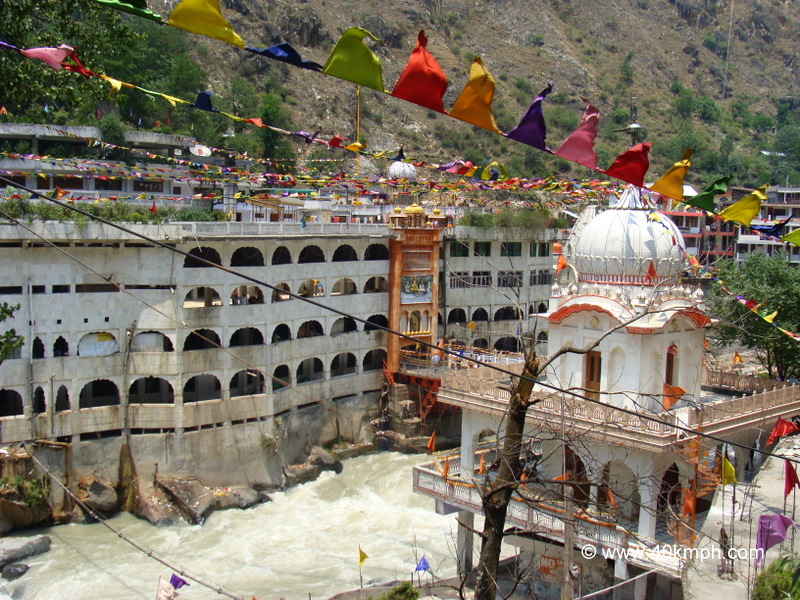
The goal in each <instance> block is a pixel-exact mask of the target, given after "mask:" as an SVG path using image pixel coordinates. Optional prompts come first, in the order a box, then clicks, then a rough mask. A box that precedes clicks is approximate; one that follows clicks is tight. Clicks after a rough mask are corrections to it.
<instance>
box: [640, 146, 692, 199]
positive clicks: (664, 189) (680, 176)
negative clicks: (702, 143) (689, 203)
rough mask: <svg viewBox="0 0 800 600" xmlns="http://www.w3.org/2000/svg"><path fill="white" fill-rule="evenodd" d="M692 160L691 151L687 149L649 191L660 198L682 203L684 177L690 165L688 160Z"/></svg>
mask: <svg viewBox="0 0 800 600" xmlns="http://www.w3.org/2000/svg"><path fill="white" fill-rule="evenodd" d="M690 158H692V149H691V148H687V149H686V150H685V151H684V153H683V158H681V159H680V160H679V161H678V162H676V163H675V164H674V165H672V166H671V167H670V168H669V171H667V172H666V173H664V174H663V175H662V176H661V177H660V178H659V179H658V180H657V181H656V182H655V183H654V184H653V185H651V186H650V190H651V191H653V192H657V193H659V194H661V195H662V196H667V197H668V198H672V199H673V200H677V201H678V202H682V201H683V180H684V178H685V177H686V172H687V171H688V170H689V167H690V166H691V163H690V162H689V159H690Z"/></svg>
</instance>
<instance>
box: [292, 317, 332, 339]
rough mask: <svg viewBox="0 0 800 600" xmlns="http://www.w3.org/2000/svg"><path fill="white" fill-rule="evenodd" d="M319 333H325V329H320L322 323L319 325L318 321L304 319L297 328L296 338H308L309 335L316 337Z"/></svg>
mask: <svg viewBox="0 0 800 600" xmlns="http://www.w3.org/2000/svg"><path fill="white" fill-rule="evenodd" d="M319 335H325V331H324V330H323V329H322V325H320V323H319V321H306V322H305V323H303V324H302V325H300V328H299V329H298V330H297V339H298V340H299V339H301V338H310V337H317V336H319Z"/></svg>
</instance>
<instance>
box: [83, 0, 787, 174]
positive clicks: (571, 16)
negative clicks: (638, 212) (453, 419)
mask: <svg viewBox="0 0 800 600" xmlns="http://www.w3.org/2000/svg"><path fill="white" fill-rule="evenodd" d="M731 1H732V0H731ZM731 1H728V2H721V1H717V0H669V1H665V0H596V1H594V2H591V3H589V2H579V1H577V0H542V1H540V2H536V3H531V2H529V1H526V0H482V1H478V0H475V1H470V2H465V1H457V0H396V1H395V2H393V3H386V2H377V1H375V0H358V1H355V0H353V1H350V0H303V1H300V2H298V1H290V0H270V1H267V0H222V2H221V4H222V6H223V13H224V15H225V17H226V18H227V19H228V20H229V21H230V23H231V24H232V25H233V27H234V29H235V30H236V31H237V32H238V33H239V34H240V35H241V36H242V38H243V39H244V40H245V44H246V45H250V46H257V47H265V46H269V45H272V44H275V43H278V42H281V41H288V42H290V43H291V44H292V45H293V46H294V47H295V48H297V49H298V50H299V51H300V52H301V54H302V55H303V58H305V59H310V60H314V61H316V62H318V63H324V62H325V60H326V58H327V56H328V54H329V53H330V51H331V49H332V48H333V46H334V44H335V43H336V41H337V40H338V39H339V37H340V35H341V32H342V31H344V30H345V29H346V28H348V27H351V26H361V27H364V28H365V29H367V30H368V31H370V32H371V33H373V34H374V35H376V36H377V37H379V38H380V39H381V41H382V43H381V44H371V47H372V48H373V49H374V50H375V52H376V53H377V54H378V56H379V57H380V59H381V61H382V66H383V81H384V86H385V87H386V88H388V89H391V88H392V86H393V85H394V82H395V81H396V80H397V78H398V76H399V74H400V72H401V71H402V69H403V67H404V66H405V64H406V62H407V60H408V56H409V54H410V52H411V50H412V48H413V46H414V43H415V41H416V37H417V33H418V31H419V30H420V29H422V28H425V29H426V34H427V37H428V39H429V44H428V49H429V50H430V51H431V52H432V53H433V55H434V56H435V57H436V59H437V60H438V61H439V63H440V65H441V66H442V68H443V70H444V72H445V73H446V74H447V75H448V77H449V80H450V84H449V87H448V91H447V94H446V96H445V107H449V106H450V105H451V104H452V103H453V101H454V100H455V98H456V97H457V96H458V94H459V93H460V92H461V90H462V88H463V86H464V84H465V82H466V79H467V74H468V71H469V66H470V63H471V61H472V58H473V57H474V56H480V57H481V58H482V60H483V62H484V64H485V65H486V67H487V68H488V70H489V72H490V73H491V74H492V75H493V77H494V79H495V80H496V82H497V88H496V94H495V99H494V102H493V105H492V106H493V112H494V114H495V117H496V118H497V121H498V125H499V126H500V129H501V130H503V131H508V130H509V129H510V128H511V127H513V126H514V125H515V124H516V122H517V120H518V119H519V117H520V116H521V115H522V114H523V113H524V111H525V109H526V108H527V106H528V105H529V104H530V102H531V101H532V100H533V98H534V97H535V96H536V95H537V93H538V92H539V91H540V90H541V89H543V88H544V87H545V86H546V84H547V83H548V82H552V83H553V86H554V89H553V93H552V94H551V95H550V96H549V97H548V98H547V99H546V101H545V116H546V120H547V124H548V143H549V145H550V146H551V147H554V148H555V147H558V145H559V144H560V143H561V141H563V139H564V138H565V137H566V135H568V134H569V133H570V132H571V131H572V130H573V129H574V127H575V126H577V123H578V119H579V116H580V114H581V111H582V110H583V107H584V104H583V102H582V101H581V97H585V98H587V99H588V100H589V101H591V102H592V103H593V104H595V105H596V106H598V108H599V109H600V112H601V122H600V134H599V136H598V139H597V143H596V148H597V151H598V159H599V160H598V163H599V165H600V166H608V165H609V164H610V163H611V161H612V160H613V158H614V157H615V156H617V155H618V154H619V153H620V152H622V151H623V150H624V149H625V148H627V147H628V146H629V145H630V144H631V138H630V136H629V135H628V134H627V133H622V132H620V131H618V130H619V129H622V128H624V127H625V126H626V125H627V124H628V122H629V112H630V105H631V100H632V97H633V96H635V105H636V109H637V115H636V120H637V122H638V123H640V124H641V125H642V126H643V127H644V131H643V132H641V134H640V136H639V140H638V141H644V140H649V141H652V142H653V149H652V151H651V155H650V156H651V165H652V166H651V170H650V177H651V178H652V177H656V176H658V175H660V174H661V173H662V172H663V171H664V170H665V169H666V168H668V167H669V166H670V165H671V164H672V163H673V162H674V161H676V160H678V159H679V158H680V156H681V154H682V152H683V150H684V148H685V147H689V146H691V147H693V148H694V149H695V157H694V160H693V166H694V168H693V171H692V178H693V183H696V184H698V185H702V184H703V183H707V182H708V181H709V180H710V179H712V178H713V177H715V176H719V175H723V174H733V175H734V179H733V183H734V184H735V185H756V184H758V183H764V182H770V180H771V179H772V180H774V179H778V178H780V179H784V178H786V180H787V181H789V183H795V184H800V133H798V132H797V129H798V127H797V123H798V122H800V109H798V105H797V99H800V95H798V82H799V81H798V79H799V77H800V71H798V57H797V53H798V49H797V47H796V40H797V39H798V34H800V13H798V12H797V11H796V10H795V9H794V3H793V2H791V1H790V0H766V1H759V0H739V1H738V2H736V3H734V4H733V9H732V10H731ZM90 4H91V3H90ZM176 4H177V0H169V1H167V2H161V1H159V0H150V1H149V2H148V5H149V6H150V8H151V9H152V10H154V11H157V12H161V13H162V14H163V15H168V14H169V12H170V10H171V8H172V7H173V6H174V5H176ZM139 21H141V19H139ZM133 25H135V26H137V27H138V26H140V24H137V23H133ZM166 29H167V28H162V29H161V30H159V31H156V32H155V33H152V32H151V33H150V34H149V35H150V36H151V37H152V36H153V35H162V34H163V31H164V30H166ZM172 31H175V30H172ZM184 37H185V38H186V43H187V45H188V50H187V52H188V54H189V55H190V56H191V57H192V58H193V59H194V60H195V61H196V62H197V63H199V65H200V66H201V67H202V69H203V70H204V71H205V75H206V77H205V79H206V80H205V81H204V82H203V83H204V84H205V87H206V88H207V89H211V90H213V91H214V93H215V98H216V99H217V101H218V102H219V107H220V108H223V109H227V110H231V111H233V112H235V114H239V115H241V116H244V117H251V116H261V115H260V114H252V113H253V112H255V113H258V112H259V111H260V110H262V109H263V107H262V105H261V103H260V101H259V99H258V96H259V95H260V94H262V93H263V92H272V93H274V94H275V95H276V96H277V97H279V98H280V101H281V107H280V109H281V110H283V111H285V112H286V114H287V116H288V118H289V121H287V123H286V125H287V128H294V129H300V130H305V131H309V132H316V131H319V132H320V134H319V135H320V137H330V136H332V135H334V134H340V135H347V136H350V137H354V135H355V114H356V92H355V85H353V84H351V83H349V82H345V81H342V80H339V79H336V78H333V77H330V76H326V75H322V74H320V73H314V72H310V71H305V70H302V69H298V68H295V67H289V66H285V65H282V64H280V63H276V62H274V61H269V60H268V59H265V58H261V57H258V56H254V55H253V54H251V53H248V52H244V51H240V50H237V49H236V48H234V47H232V46H228V45H226V44H224V43H222V42H217V41H214V40H209V39H206V38H202V37H200V36H197V35H186V36H184ZM726 58H727V60H726ZM110 66H111V65H109V68H108V69H107V72H108V73H109V74H112V75H113V74H114V73H112V71H111V68H110ZM134 83H137V84H139V85H144V84H143V83H139V82H136V81H134ZM153 89H157V88H153ZM160 91H161V90H160ZM163 91H170V90H163ZM196 91H199V90H184V91H183V93H182V94H181V96H182V97H187V98H188V97H191V96H192V94H193V93H195V92H196ZM248 111H249V113H248ZM90 114H91V113H90ZM120 114H121V115H123V117H124V116H125V114H126V109H125V107H124V106H123V107H122V108H121V110H120ZM128 114H129V115H133V114H134V110H133V109H130V110H129V112H128ZM162 120H163V119H161V120H159V122H158V123H155V122H154V125H158V126H161V127H162V128H163V123H162ZM167 121H169V118H167ZM173 121H175V122H176V123H177V120H176V119H173ZM147 125H148V124H147V120H146V119H145V123H144V124H143V127H147ZM176 127H177V125H176ZM191 131H193V132H194V133H198V131H196V130H195V129H194V127H192V130H191ZM199 131H200V133H201V135H202V133H203V131H204V130H202V128H201V129H200V130H199ZM220 132H224V133H227V134H228V135H227V137H226V138H225V139H224V140H223V139H201V141H203V142H205V143H207V144H210V145H215V146H220V145H222V144H223V143H226V144H227V147H231V148H237V149H239V150H250V151H258V149H259V146H258V143H257V142H259V141H260V139H259V133H258V130H253V128H248V126H237V127H236V129H235V130H233V128H232V127H231V125H230V122H227V123H223V124H222V125H221V126H220V127H219V128H218V131H216V132H215V131H214V130H213V128H211V129H209V130H208V131H207V132H205V133H206V135H207V137H208V138H213V137H214V136H215V135H217V134H219V133H220ZM361 136H362V139H363V140H364V141H366V142H367V144H368V148H369V149H370V150H372V151H381V150H388V151H390V152H392V151H394V150H396V149H397V148H399V147H400V146H403V147H404V149H405V153H406V156H408V157H413V158H414V159H415V160H423V161H426V162H428V163H431V162H434V163H435V162H445V161H450V160H454V159H467V160H472V161H473V162H483V161H484V160H485V159H487V158H491V159H495V160H498V161H500V162H501V163H503V164H505V165H506V166H507V168H508V169H509V171H510V172H511V175H514V176H520V177H535V176H544V175H551V174H552V175H557V176H577V177H584V176H586V175H588V172H587V171H585V170H583V171H581V170H580V169H578V168H576V165H574V164H573V163H569V162H567V161H564V160H561V159H558V158H555V157H551V156H548V155H547V154H545V153H542V152H539V151H537V150H533V149H531V148H528V147H527V146H524V145H522V144H519V143H516V142H512V141H509V140H505V139H503V138H502V137H500V136H497V135H494V134H491V133H489V132H486V131H484V130H481V129H478V128H476V127H473V126H471V125H468V124H465V123H462V122H459V121H457V120H455V119H453V118H450V117H447V116H444V115H440V114H436V113H433V112H431V111H428V110H426V109H423V108H420V107H417V106H415V105H413V104H410V103H408V102H404V101H402V100H398V99H395V98H393V97H391V96H388V95H385V94H380V93H378V92H375V91H373V90H363V92H362V94H361ZM289 150H290V153H293V154H297V155H307V154H309V153H311V152H314V153H315V154H314V155H315V156H325V154H321V152H324V151H321V150H320V149H319V148H318V147H316V150H315V149H314V147H311V146H307V145H304V144H303V143H302V142H301V141H300V142H298V141H296V140H294V139H293V140H291V148H290V149H289ZM761 150H768V151H776V150H777V151H782V152H784V153H787V154H788V157H786V158H775V157H772V158H770V157H767V156H764V155H762V154H761V153H760V151H761ZM770 160H772V161H775V162H773V163H770V162H768V161H770ZM362 162H363V163H364V164H362V168H366V169H368V168H369V163H368V162H364V161H362ZM383 166H384V165H380V164H379V165H376V168H381V167H383ZM772 183H778V181H772ZM780 183H785V181H780Z"/></svg>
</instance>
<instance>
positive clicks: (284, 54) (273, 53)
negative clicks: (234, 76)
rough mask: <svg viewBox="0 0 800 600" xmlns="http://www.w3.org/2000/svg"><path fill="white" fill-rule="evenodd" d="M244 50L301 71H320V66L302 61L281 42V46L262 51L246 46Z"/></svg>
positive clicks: (295, 52)
mask: <svg viewBox="0 0 800 600" xmlns="http://www.w3.org/2000/svg"><path fill="white" fill-rule="evenodd" d="M245 50H248V51H250V52H253V53H254V54H260V55H261V56H266V57H267V58H271V59H273V60H279V61H281V62H285V63H287V64H290V65H294V66H295V67H300V68H301V69H309V70H310V71H322V65H320V64H317V63H315V62H312V61H310V60H303V58H302V57H301V56H300V53H299V52H298V51H297V50H295V49H294V48H293V47H292V46H291V45H289V44H287V43H286V42H283V43H282V44H275V45H274V46H270V47H269V48H264V49H263V50H259V49H258V48H251V47H250V46H247V47H246V48H245Z"/></svg>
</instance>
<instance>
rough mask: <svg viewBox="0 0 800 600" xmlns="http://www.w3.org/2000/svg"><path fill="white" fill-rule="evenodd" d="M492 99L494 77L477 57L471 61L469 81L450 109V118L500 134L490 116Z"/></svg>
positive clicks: (491, 115)
mask: <svg viewBox="0 0 800 600" xmlns="http://www.w3.org/2000/svg"><path fill="white" fill-rule="evenodd" d="M493 98H494V77H492V75H491V74H490V73H489V71H487V70H486V68H485V67H484V66H483V62H481V59H480V57H479V56H476V57H475V58H474V59H473V61H472V66H471V67H470V70H469V80H468V81H467V85H466V86H464V89H463V91H462V92H461V95H460V96H459V97H458V98H457V99H456V101H455V103H454V104H453V106H452V107H451V108H450V116H451V117H455V118H456V119H460V120H461V121H466V122H467V123H472V124H473V125H477V126H478V127H483V128H484V129H488V130H489V131H493V132H494V133H500V130H499V129H498V128H497V123H496V122H495V120H494V115H493V114H492V108H491V107H492V99H493Z"/></svg>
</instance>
